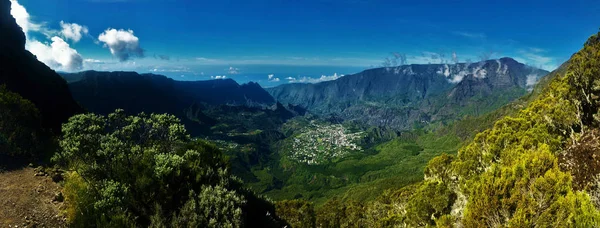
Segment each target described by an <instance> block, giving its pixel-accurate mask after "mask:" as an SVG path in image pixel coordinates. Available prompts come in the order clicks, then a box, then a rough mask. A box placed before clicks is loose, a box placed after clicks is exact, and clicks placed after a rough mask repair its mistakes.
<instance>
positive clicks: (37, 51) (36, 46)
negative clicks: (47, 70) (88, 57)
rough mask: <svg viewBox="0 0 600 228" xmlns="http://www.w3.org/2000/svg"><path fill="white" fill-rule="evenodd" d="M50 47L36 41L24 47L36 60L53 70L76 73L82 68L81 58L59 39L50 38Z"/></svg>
mask: <svg viewBox="0 0 600 228" xmlns="http://www.w3.org/2000/svg"><path fill="white" fill-rule="evenodd" d="M51 40H52V43H51V44H50V45H48V44H44V43H41V42H39V41H37V40H31V41H29V42H28V43H27V44H26V45H25V46H26V47H27V49H28V50H29V51H31V53H33V54H34V55H35V56H36V57H37V58H38V60H40V61H42V62H43V63H44V64H46V65H48V66H49V67H51V68H53V69H55V70H63V71H77V70H81V69H82V68H83V58H81V55H80V54H79V53H77V51H76V50H75V49H73V48H71V47H70V46H69V44H68V43H67V42H65V41H64V40H63V39H62V38H60V37H57V36H55V37H52V39H51Z"/></svg>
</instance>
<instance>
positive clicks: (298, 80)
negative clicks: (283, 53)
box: [286, 73, 344, 83]
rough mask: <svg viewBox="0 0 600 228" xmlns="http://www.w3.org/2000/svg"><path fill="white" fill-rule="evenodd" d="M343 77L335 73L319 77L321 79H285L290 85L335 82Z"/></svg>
mask: <svg viewBox="0 0 600 228" xmlns="http://www.w3.org/2000/svg"><path fill="white" fill-rule="evenodd" d="M343 76H344V75H343V74H340V75H338V74H337V73H334V74H333V75H329V76H327V75H321V77H319V78H312V77H306V76H304V77H298V78H293V77H287V78H286V79H287V80H288V82H290V83H319V82H325V81H332V80H336V79H338V78H341V77H343Z"/></svg>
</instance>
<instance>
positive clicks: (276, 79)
mask: <svg viewBox="0 0 600 228" xmlns="http://www.w3.org/2000/svg"><path fill="white" fill-rule="evenodd" d="M267 77H268V78H269V81H270V82H278V81H279V78H276V77H275V75H274V74H269V75H267Z"/></svg>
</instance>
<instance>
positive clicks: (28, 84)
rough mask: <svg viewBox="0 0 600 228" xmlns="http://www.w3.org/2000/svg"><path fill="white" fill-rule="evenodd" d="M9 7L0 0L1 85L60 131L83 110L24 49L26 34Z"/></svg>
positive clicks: (57, 78)
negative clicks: (33, 105) (28, 103)
mask: <svg viewBox="0 0 600 228" xmlns="http://www.w3.org/2000/svg"><path fill="white" fill-rule="evenodd" d="M10 9H11V3H10V1H9V0H0V31H2V32H1V33H0V84H5V85H6V87H7V88H8V89H9V90H11V91H13V92H16V93H18V94H20V95H21V96H22V97H24V98H26V99H28V100H30V101H31V102H33V103H34V104H35V105H36V106H37V108H38V109H39V110H40V113H41V115H42V124H43V126H44V127H47V128H51V129H52V130H53V131H55V132H60V127H61V124H62V123H64V122H66V121H67V120H68V118H69V117H71V116H73V115H74V114H76V113H79V112H81V111H82V109H81V108H80V107H79V105H77V103H76V102H75V101H74V100H73V98H72V97H71V93H70V92H69V88H68V87H67V83H66V82H65V80H64V79H63V78H62V77H60V75H58V74H57V73H56V72H54V71H53V70H52V69H50V68H49V67H48V66H46V65H44V64H43V63H42V62H40V61H38V60H37V58H36V57H35V56H34V55H33V54H31V53H30V52H29V51H27V50H25V34H23V31H22V30H21V28H20V27H19V25H17V23H16V21H15V19H14V18H13V17H12V15H11V14H10Z"/></svg>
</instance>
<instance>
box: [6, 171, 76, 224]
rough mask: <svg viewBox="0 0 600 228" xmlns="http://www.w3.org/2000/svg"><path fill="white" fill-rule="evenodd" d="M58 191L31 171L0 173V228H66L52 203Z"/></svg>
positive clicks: (53, 184) (55, 185) (47, 179)
mask: <svg viewBox="0 0 600 228" xmlns="http://www.w3.org/2000/svg"><path fill="white" fill-rule="evenodd" d="M36 174H37V175H36ZM60 190H61V187H60V186H59V185H58V184H57V183H54V182H53V181H52V178H51V177H50V176H45V175H44V174H43V173H39V174H38V173H37V172H36V171H35V169H33V168H23V169H20V170H14V171H7V172H2V173H0V227H66V221H65V218H64V216H61V215H60V208H61V207H62V206H63V203H61V202H56V201H55V196H56V195H57V194H58V193H59V192H60Z"/></svg>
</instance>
